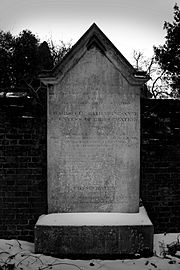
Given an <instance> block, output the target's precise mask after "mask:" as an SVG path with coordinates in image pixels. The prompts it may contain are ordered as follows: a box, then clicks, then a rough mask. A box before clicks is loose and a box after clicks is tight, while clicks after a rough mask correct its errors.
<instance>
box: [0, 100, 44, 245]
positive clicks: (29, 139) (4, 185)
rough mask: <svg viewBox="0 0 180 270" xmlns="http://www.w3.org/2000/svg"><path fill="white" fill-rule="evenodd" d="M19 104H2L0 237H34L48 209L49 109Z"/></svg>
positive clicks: (31, 239)
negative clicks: (47, 140) (47, 142)
mask: <svg viewBox="0 0 180 270" xmlns="http://www.w3.org/2000/svg"><path fill="white" fill-rule="evenodd" d="M19 105H20V104H18V106H17V104H16V105H15V104H13V106H9V105H7V104H4V103H2V102H1V104H0V108H1V109H0V238H4V239H7V238H10V239H11V238H19V239H22V240H23V239H24V240H28V241H33V238H34V236H33V227H34V224H35V222H36V221H37V218H38V217H39V215H41V214H44V213H46V210H47V202H46V198H47V194H46V183H47V174H46V170H47V169H46V167H47V161H46V156H47V153H46V113H42V112H43V110H39V111H34V112H32V110H31V109H32V107H31V108H28V111H27V107H21V105H22V104H21V105H20V106H19ZM31 117H32V118H31Z"/></svg>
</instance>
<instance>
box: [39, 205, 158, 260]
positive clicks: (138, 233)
mask: <svg viewBox="0 0 180 270" xmlns="http://www.w3.org/2000/svg"><path fill="white" fill-rule="evenodd" d="M35 252H36V253H43V254H47V255H52V256H56V257H60V258H76V259H77V258H85V257H87V258H107V257H109V258H111V257H114V258H120V257H122V256H126V255H128V256H129V255H134V254H136V253H139V254H142V255H143V254H144V253H146V254H147V252H148V253H149V254H151V253H152V252H153V225H152V223H151V221H150V220H149V218H148V216H147V213H146V211H145V210H144V208H140V212H139V213H137V214H122V213H77V214H76V213H71V214H69V213H67V214H52V215H44V216H41V217H40V218H39V220H38V222H37V223H36V226H35Z"/></svg>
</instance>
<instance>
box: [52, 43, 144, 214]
mask: <svg viewBox="0 0 180 270" xmlns="http://www.w3.org/2000/svg"><path fill="white" fill-rule="evenodd" d="M139 95H140V91H139V88H137V86H136V87H135V86H131V85H130V84H129V83H128V82H127V80H126V78H124V77H123V75H122V74H121V73H120V72H119V70H117V68H116V67H115V66H114V65H113V64H112V63H111V62H110V61H109V59H108V58H107V57H106V56H105V55H104V54H102V53H101V52H100V51H99V50H98V49H97V48H95V47H94V48H92V49H90V50H88V51H86V53H85V54H84V55H83V57H82V58H81V59H80V60H79V61H78V63H76V65H74V66H73V68H72V69H71V70H69V71H68V72H67V73H66V74H65V75H64V77H63V78H62V80H61V81H60V82H58V83H57V85H56V86H55V87H54V90H53V93H52V92H50V93H49V112H48V196H49V197H48V206H49V213H52V212H97V211H98V212H138V207H139V166H140V165H139V164H140V153H139V152H140V151H139V148H140V125H139V123H140V105H139V100H140V97H139Z"/></svg>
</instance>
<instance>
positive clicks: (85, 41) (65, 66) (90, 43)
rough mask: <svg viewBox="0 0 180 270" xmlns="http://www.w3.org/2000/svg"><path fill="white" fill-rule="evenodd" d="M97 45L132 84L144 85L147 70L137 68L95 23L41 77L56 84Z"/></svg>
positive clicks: (46, 82)
mask: <svg viewBox="0 0 180 270" xmlns="http://www.w3.org/2000/svg"><path fill="white" fill-rule="evenodd" d="M94 47H96V48H97V49H98V50H99V51H100V52H101V53H102V54H103V55H104V56H105V57H107V58H108V60H109V61H110V62H111V63H113V65H114V66H115V67H116V68H117V69H118V70H119V72H120V73H121V74H122V75H123V77H124V78H125V79H126V80H127V81H128V82H129V84H131V85H143V84H144V83H145V82H147V81H148V80H149V76H148V75H147V74H146V73H145V72H140V71H138V72H137V70H135V69H134V68H133V66H132V65H131V64H130V63H129V62H128V60H127V59H126V58H125V57H124V56H123V55H122V54H121V52H120V51H119V50H118V49H117V48H116V47H115V46H114V45H113V43H112V42H111V41H110V40H109V39H108V38H107V37H106V35H105V34H104V33H103V32H102V31H101V30H100V28H99V27H98V26H97V25H96V24H95V23H93V24H92V25H91V27H90V28H89V29H88V30H87V31H86V32H85V34H84V35H83V36H82V37H81V38H80V39H79V40H78V41H77V42H76V43H75V45H74V46H73V47H72V48H71V50H70V51H69V52H68V53H67V54H66V55H65V57H64V58H63V59H62V60H61V61H60V62H59V63H58V64H57V65H56V66H55V67H54V68H53V69H52V70H49V71H44V72H43V73H42V74H40V76H39V78H40V79H41V80H42V81H43V82H44V83H45V84H47V85H48V84H56V83H58V81H60V80H61V79H62V78H63V77H64V75H65V74H66V72H68V71H69V70H71V68H73V66H74V65H76V63H78V61H79V60H80V59H81V58H82V57H83V55H84V54H85V53H86V52H87V51H88V50H91V49H92V48H94Z"/></svg>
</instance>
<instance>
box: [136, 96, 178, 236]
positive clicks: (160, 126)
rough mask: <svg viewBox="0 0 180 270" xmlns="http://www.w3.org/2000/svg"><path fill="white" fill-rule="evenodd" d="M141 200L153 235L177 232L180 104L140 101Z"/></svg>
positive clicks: (170, 101)
mask: <svg viewBox="0 0 180 270" xmlns="http://www.w3.org/2000/svg"><path fill="white" fill-rule="evenodd" d="M141 198H142V199H143V203H144V205H145V207H146V209H147V212H148V214H149V216H150V218H151V220H152V222H153V224H154V227H155V232H156V233H158V232H180V211H179V206H180V101H178V100H142V104H141Z"/></svg>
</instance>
